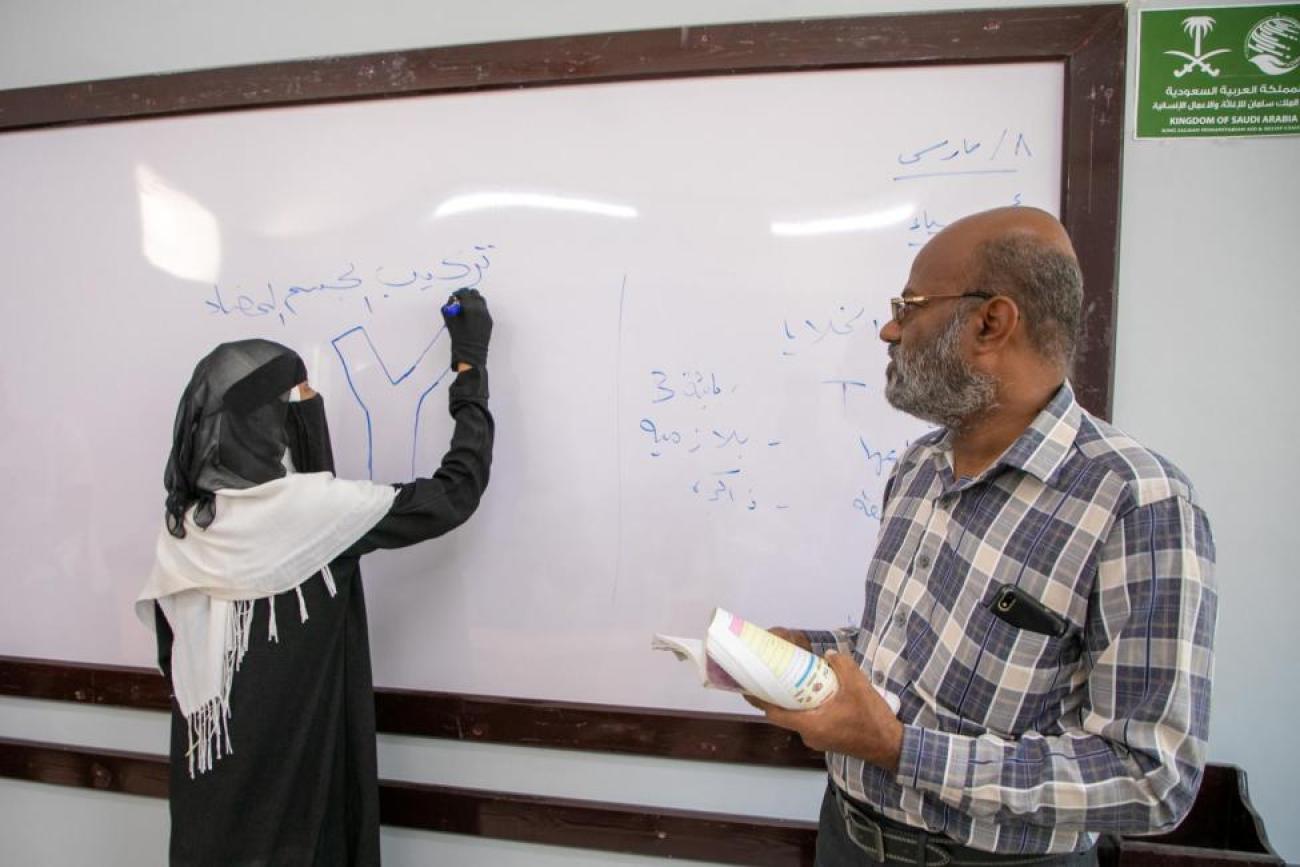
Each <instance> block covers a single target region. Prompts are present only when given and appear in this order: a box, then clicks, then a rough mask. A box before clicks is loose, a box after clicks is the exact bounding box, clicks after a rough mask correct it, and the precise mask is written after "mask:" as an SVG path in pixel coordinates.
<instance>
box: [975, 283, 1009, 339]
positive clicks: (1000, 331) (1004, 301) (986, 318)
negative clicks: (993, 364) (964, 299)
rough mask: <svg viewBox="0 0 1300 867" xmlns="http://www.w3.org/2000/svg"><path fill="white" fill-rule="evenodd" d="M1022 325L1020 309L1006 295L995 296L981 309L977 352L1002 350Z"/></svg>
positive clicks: (977, 334) (977, 333) (976, 336)
mask: <svg viewBox="0 0 1300 867" xmlns="http://www.w3.org/2000/svg"><path fill="white" fill-rule="evenodd" d="M1019 325H1020V307H1019V306H1018V305H1017V304H1016V302H1015V301H1014V300H1012V299H1011V298H1009V297H1007V296H1006V295H995V296H994V297H992V298H990V299H989V300H987V301H985V302H984V304H983V305H982V306H981V308H980V314H979V330H978V331H977V332H976V333H975V351H976V352H991V351H994V350H997V349H1001V348H1002V347H1003V346H1005V345H1006V343H1007V341H1008V340H1010V339H1011V335H1012V334H1014V333H1015V331H1016V328H1017V327H1019Z"/></svg>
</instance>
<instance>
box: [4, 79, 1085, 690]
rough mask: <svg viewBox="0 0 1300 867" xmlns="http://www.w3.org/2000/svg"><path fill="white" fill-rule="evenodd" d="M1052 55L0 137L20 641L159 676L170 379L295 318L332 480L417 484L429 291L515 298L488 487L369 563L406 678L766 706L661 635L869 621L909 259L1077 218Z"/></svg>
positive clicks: (496, 399)
mask: <svg viewBox="0 0 1300 867" xmlns="http://www.w3.org/2000/svg"><path fill="white" fill-rule="evenodd" d="M1063 74H1064V73H1063V66H1062V64H1060V63H1035V64H1002V65H983V66H979V65H963V66H947V67H942V68H940V67H920V68H911V69H904V68H895V69H880V70H852V71H820V72H802V73H787V74H771V75H745V76H732V77H712V78H697V79H689V78H687V79H672V80H660V81H648V82H631V83H615V84H599V85H583V86H575V87H558V88H545V89H533V90H527V91H495V92H490V93H480V94H459V95H438V96H429V97H418V98H407V99H401V100H379V101H368V102H353V103H338V104H329V105H320V106H312V107H297V108H280V109H271V110H260V111H243V112H233V113H223V114H208V115H196V116H189V117H177V118H169V119H155V120H140V121H132V122H126V123H116V124H105V125H99V126H93V127H81V128H64V129H49V130H37V131H29V132H14V133H7V134H5V135H3V136H0V189H3V190H4V191H5V195H4V196H3V199H0V211H2V212H3V231H0V254H2V255H3V259H4V262H5V264H6V270H7V272H8V275H9V281H8V286H7V287H6V290H5V291H4V292H3V293H0V316H3V321H4V322H5V323H6V325H5V339H4V340H3V342H0V481H2V482H3V489H4V491H5V492H6V494H7V497H8V500H7V503H6V506H5V508H4V521H3V526H2V527H0V545H3V550H5V551H6V552H7V554H8V561H9V567H10V568H9V569H8V575H7V577H6V579H5V584H6V594H5V595H6V604H5V605H3V606H0V653H3V654H9V655H17V656H33V657H46V658H56V659H67V660H76V661H90V662H100V663H120V664H134V665H149V664H151V663H152V661H153V647H152V638H151V636H150V634H149V633H148V632H147V631H146V630H145V629H144V628H143V627H142V626H141V625H140V624H139V623H138V622H136V620H135V619H134V616H133V614H132V611H131V601H132V599H133V598H134V596H135V594H136V592H137V591H138V589H139V586H140V585H141V583H142V581H143V579H144V576H145V575H146V573H147V570H148V568H149V565H150V562H151V558H152V550H153V542H154V538H155V535H156V533H157V531H158V528H159V526H160V524H161V518H162V503H163V489H162V483H161V481H162V470H163V465H164V462H165V460H166V456H167V452H168V447H169V442H170V431H171V423H172V417H173V414H174V412H175V406H176V401H177V399H178V398H179V396H180V393H181V390H182V388H183V387H184V385H185V383H186V381H187V380H188V377H189V374H190V372H191V370H192V368H193V365H194V363H195V362H196V361H197V360H198V358H200V357H201V356H202V355H203V354H205V353H206V352H207V351H208V350H209V349H210V348H211V347H212V346H213V345H215V344H216V343H218V342H221V341H227V340H236V339H241V338H248V337H265V338H270V339H273V340H278V341H280V342H282V343H285V344H286V345H288V346H290V347H292V348H294V349H296V350H297V351H298V352H299V353H300V354H301V355H302V356H303V358H304V360H305V361H306V363H307V367H308V370H309V372H310V376H311V380H312V383H313V385H314V386H315V387H316V388H317V390H319V391H320V392H321V393H322V394H323V395H324V396H325V400H326V407H327V411H328V415H329V422H330V426H331V431H332V434H333V438H334V446H335V454H336V460H337V464H338V468H339V473H340V475H342V476H347V477H353V478H367V477H369V478H374V479H375V480H378V481H401V480H405V479H407V478H409V477H410V476H411V474H412V472H418V473H424V474H427V473H429V472H430V471H431V470H432V469H433V468H434V467H435V466H436V464H437V461H438V459H439V457H440V455H441V454H442V451H443V450H444V448H445V446H446V443H447V439H448V436H449V432H450V421H449V419H448V418H447V415H446V386H447V383H448V381H449V380H448V376H447V371H446V362H447V341H446V336H445V334H444V333H443V332H442V329H441V321H440V319H439V317H438V314H437V307H438V305H439V304H440V303H441V302H442V301H443V299H444V298H445V296H446V294H447V292H448V291H449V290H451V289H454V288H457V287H459V286H463V285H476V286H477V287H478V288H479V289H481V290H482V291H483V292H484V294H485V295H486V296H487V297H488V299H489V302H490V304H491V308H492V312H493V315H494V318H495V321H496V330H495V334H494V341H493V345H492V350H491V356H490V360H489V369H490V372H491V387H492V410H493V413H494V415H495V416H496V419H497V425H498V438H497V444H496V455H495V462H494V465H493V477H492V483H491V486H490V487H489V489H488V491H487V494H486V497H485V499H484V501H483V504H482V506H481V508H480V510H479V512H478V513H477V514H476V515H475V516H474V517H473V518H472V519H471V520H470V522H469V523H468V524H466V525H465V526H464V527H462V528H460V529H459V530H457V531H456V532H454V533H452V534H451V535H449V536H447V537H444V538H443V539H439V540H435V541H432V542H428V543H424V544H422V545H419V546H416V547H413V548H410V549H407V550H403V551H398V552H377V553H375V554H372V555H369V556H368V557H367V558H366V559H365V560H364V561H363V566H362V568H363V574H364V575H365V576H366V585H367V594H368V599H367V602H368V606H369V610H370V627H371V643H372V649H373V658H374V668H375V681H376V683H377V684H378V685H381V686H391V687H407V688H415V689H427V690H440V691H454V692H469V693H480V694H491V695H506V696H517V697H533V698H545V699H553V700H571V701H595V702H602V703H610V704H621V705H638V706H652V707H665V708H682V709H699V710H729V711H742V710H747V707H746V706H745V705H743V703H740V702H739V700H738V699H736V698H735V697H734V696H731V695H725V694H714V693H710V692H707V691H704V690H701V689H700V688H699V687H698V686H697V685H696V684H695V682H694V680H693V677H692V674H691V672H689V671H688V670H687V669H686V667H685V666H683V665H680V664H679V663H677V662H675V661H674V660H673V659H672V658H671V657H670V656H668V655H667V654H662V653H652V652H651V651H650V650H649V643H650V636H651V633H652V632H655V631H663V632H669V633H674V634H679V635H688V636H689V635H698V634H700V633H702V631H703V629H704V627H705V625H706V624H707V622H708V618H709V614H710V612H711V610H712V608H713V607H714V606H717V605H720V606H723V607H726V608H729V609H731V610H733V611H735V612H737V613H739V614H741V615H742V616H745V617H747V618H748V619H751V620H754V621H756V622H759V623H763V624H778V623H779V624H786V625H795V626H812V627H832V626H841V625H847V624H850V623H856V621H857V619H858V617H859V615H860V613H861V604H862V591H863V586H862V583H863V579H864V577H865V570H866V564H867V561H868V559H869V557H870V554H871V551H872V548H873V545H874V541H875V534H876V529H877V527H878V525H879V519H878V515H879V509H880V496H881V490H882V488H883V485H884V482H885V480H886V478H887V477H888V474H889V471H890V469H891V467H892V464H893V461H894V460H895V459H896V457H897V455H899V454H900V453H901V451H902V449H903V448H904V447H905V445H906V443H908V442H909V441H911V440H912V439H914V438H916V437H917V436H919V435H920V434H921V433H922V432H924V430H925V429H926V427H925V425H923V424H921V423H919V422H917V421H916V420H914V419H910V418H908V417H906V416H902V415H900V414H899V413H897V412H895V411H893V410H892V409H890V408H889V407H888V405H887V404H886V402H885V400H884V397H883V379H884V376H883V369H884V365H885V362H886V356H885V351H884V345H883V344H882V343H881V342H880V340H879V339H878V335H877V331H878V328H879V326H880V324H881V322H882V321H883V319H884V318H885V317H886V316H888V310H889V306H888V298H889V297H890V296H892V295H896V294H898V293H899V292H900V291H901V289H902V287H903V285H904V283H905V281H906V275H907V271H908V267H909V264H910V261H911V258H912V256H913V255H914V254H915V252H916V250H917V249H918V248H919V246H920V245H922V244H923V243H924V242H925V241H926V240H927V238H928V237H930V236H931V235H933V234H934V233H935V232H937V231H938V230H939V229H940V228H942V226H943V225H944V224H946V223H947V222H949V221H951V220H953V219H955V218H956V217H958V216H961V215H963V214H966V213H969V212H972V211H976V210H981V209H985V208H989V207H994V206H999V205H1010V204H1016V203H1023V204H1027V205H1034V206H1037V207H1041V208H1044V209H1045V210H1048V211H1051V212H1053V213H1059V210H1060V194H1061V193H1060V191H1061V153H1062V147H1063V142H1062V138H1061V136H1062V126H1063V123H1062V117H1063V105H1062V93H1063Z"/></svg>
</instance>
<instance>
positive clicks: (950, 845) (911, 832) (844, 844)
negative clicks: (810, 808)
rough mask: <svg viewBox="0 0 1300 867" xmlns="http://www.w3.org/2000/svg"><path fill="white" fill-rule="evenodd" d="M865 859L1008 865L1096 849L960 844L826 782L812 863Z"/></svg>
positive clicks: (1085, 859) (825, 865)
mask: <svg viewBox="0 0 1300 867" xmlns="http://www.w3.org/2000/svg"><path fill="white" fill-rule="evenodd" d="M864 864H904V865H909V867H912V865H914V867H947V865H952V867H963V865H968V864H969V865H979V864H989V865H993V864H1002V865H1007V867H1012V865H1018V867H1019V865H1022V867H1096V864H1097V851H1096V849H1092V850H1089V851H1087V852H1066V853H1064V854H1060V855H1002V854H997V853H994V852H982V851H980V850H979V849H971V848H969V847H967V846H962V845H959V844H957V843H955V842H953V841H952V840H949V839H948V838H947V837H945V836H943V835H942V834H929V833H927V832H925V831H922V830H921V829H919V828H911V827H909V826H907V825H903V824H900V823H898V822H894V821H892V820H890V819H887V818H885V817H884V816H882V815H880V814H879V813H876V812H875V811H874V810H870V809H869V808H867V809H864V808H863V805H861V804H857V803H855V802H851V801H849V800H847V799H846V798H843V797H842V796H839V797H837V793H836V791H835V784H834V783H832V784H831V785H830V786H828V787H827V788H826V797H824V798H823V799H822V812H821V817H820V819H819V821H818V826H817V861H816V867H859V865H864Z"/></svg>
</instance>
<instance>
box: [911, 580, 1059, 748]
mask: <svg viewBox="0 0 1300 867" xmlns="http://www.w3.org/2000/svg"><path fill="white" fill-rule="evenodd" d="M981 585H982V586H981ZM967 590H968V592H969V595H968V596H966V598H965V599H964V600H962V602H961V603H959V605H958V606H957V610H956V611H954V613H953V616H952V617H951V618H949V621H948V622H947V623H946V624H944V625H943V628H942V629H941V630H940V636H941V637H940V641H939V642H938V647H936V648H935V649H936V650H937V651H938V653H937V654H936V658H932V659H931V660H929V663H930V664H927V665H925V666H924V667H923V668H922V669H921V671H920V676H919V678H918V685H919V686H920V688H921V689H920V691H921V692H922V693H923V694H925V695H928V696H930V697H931V698H932V700H933V701H934V702H935V710H936V712H937V715H938V717H939V719H940V725H941V727H943V728H944V729H948V730H952V731H960V732H963V733H969V734H974V733H978V732H980V731H985V730H987V731H993V732H996V733H999V734H1003V735H1007V736H1014V735H1019V734H1021V733H1023V732H1024V731H1027V730H1029V729H1031V728H1038V727H1041V726H1042V725H1043V724H1044V718H1043V717H1044V712H1045V711H1048V709H1049V708H1051V707H1052V706H1054V705H1056V704H1057V703H1058V702H1060V701H1061V700H1062V699H1063V698H1064V697H1065V696H1066V695H1067V694H1068V693H1069V692H1070V691H1071V690H1072V689H1073V686H1072V680H1073V677H1074V674H1075V673H1076V671H1077V670H1078V667H1079V664H1080V659H1081V656H1082V641H1081V639H1080V630H1079V628H1078V626H1077V625H1076V624H1075V623H1073V622H1072V621H1071V620H1070V619H1069V617H1067V615H1066V613H1065V612H1064V611H1060V610H1057V609H1056V608H1054V607H1053V606H1051V605H1049V604H1048V603H1047V602H1045V601H1044V600H1043V598H1042V596H1040V595H1036V594H1034V593H1033V592H1032V591H1031V590H1029V589H1026V588H1025V587H1023V586H1022V587H1021V588H1019V589H1017V588H1016V585H1015V584H1011V583H1009V582H1003V581H999V580H997V579H996V577H993V576H990V577H989V578H988V580H987V581H986V582H980V584H977V585H976V587H968V588H967ZM945 639H946V640H945ZM945 645H946V646H945ZM935 663H939V664H935ZM1049 715H1050V714H1049Z"/></svg>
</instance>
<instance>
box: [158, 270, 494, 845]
mask: <svg viewBox="0 0 1300 867" xmlns="http://www.w3.org/2000/svg"><path fill="white" fill-rule="evenodd" d="M455 296H456V297H455V300H456V301H457V303H458V304H459V306H460V309H459V312H458V313H457V314H456V315H451V314H450V313H449V311H448V308H444V311H443V316H444V320H445V323H446V327H447V331H448V334H449V335H450V337H451V364H452V367H453V369H454V370H456V371H457V375H456V379H455V381H454V382H453V383H452V384H451V386H450V387H449V388H448V397H449V410H450V413H451V416H452V419H453V421H454V428H453V432H452V436H451V443H450V446H449V448H448V451H447V453H446V455H445V456H444V457H443V459H442V462H441V465H440V466H439V467H438V468H437V469H436V470H435V471H434V472H433V473H432V475H431V476H430V477H428V478H419V479H415V480H413V481H411V482H407V483H405V484H399V485H379V484H374V483H372V482H368V481H347V480H343V479H337V478H335V477H334V457H333V453H332V452H331V449H330V440H329V430H328V428H327V426H326V423H325V407H324V403H323V400H322V398H321V396H320V395H319V394H317V393H316V392H314V391H313V390H312V388H311V386H310V385H309V384H308V382H307V371H306V368H305V367H304V365H303V362H302V360H301V359H300V358H299V357H298V356H297V355H296V354H295V353H294V352H292V351H291V350H289V349H287V348H285V347H283V346H280V345H279V344H277V343H272V342H271V341H268V340H243V341H239V342H237V343H225V344H222V345H220V346H218V347H217V348H216V349H215V350H213V351H212V352H211V353H210V354H209V355H207V356H206V357H205V358H203V359H202V360H201V361H200V362H199V363H198V366H197V367H196V368H195V370H194V375H193V377H192V379H191V380H190V384H189V385H188V386H187V387H186V389H185V393H184V395H183V396H182V397H181V401H180V407H179V408H178V410H177V412H176V424H175V427H174V431H173V443H172V450H171V456H170V457H169V459H168V461H167V469H166V473H165V475H164V482H165V485H166V488H167V502H166V510H165V516H164V526H163V528H162V529H161V531H160V532H159V538H158V543H157V547H156V552H155V561H154V567H153V571H152V573H151V575H150V577H149V580H148V583H147V584H146V586H145V588H144V590H143V592H141V594H140V596H139V599H138V600H137V603H136V611H137V613H138V614H139V615H140V617H141V619H142V620H144V621H145V623H146V624H147V625H149V626H151V627H154V628H155V629H156V631H157V638H158V661H159V666H160V667H161V668H162V671H163V673H164V674H165V675H166V676H167V677H168V678H169V679H170V681H171V686H172V693H173V702H172V732H171V770H170V800H171V804H170V806H171V820H172V825H171V845H170V857H171V863H172V864H173V865H177V867H179V865H186V867H189V865H223V867H231V865H272V864H274V865H376V864H378V863H379V784H378V774H377V769H376V757H375V705H374V692H373V685H372V681H371V674H370V647H369V638H368V633H367V626H366V606H365V597H364V596H363V594H362V588H361V572H360V568H359V559H360V557H361V555H363V554H366V553H368V552H370V551H374V550H376V549H378V548H400V547H404V546H406V545H412V544H415V543H417V542H420V541H423V540H425V539H431V538H433V537H435V536H440V535H442V534H443V533H446V532H447V531H449V530H451V529H453V528H454V527H456V526H458V525H460V524H461V523H463V522H464V521H465V520H466V519H468V518H469V517H470V515H471V514H473V512H474V511H475V509H476V508H477V507H478V504H479V500H480V498H481V497H482V495H483V491H484V489H485V488H486V487H487V483H488V471H489V468H490V466H491V461H492V442H493V433H494V425H493V420H492V415H491V414H490V413H489V412H488V407H487V401H488V384H487V383H488V380H487V368H486V366H485V365H486V363H487V350H488V342H489V339H490V336H491V332H492V317H491V316H490V315H489V313H488V309H487V303H486V302H485V301H484V299H483V297H482V296H481V295H480V294H479V293H478V292H476V291H474V290H461V291H459V292H457V293H455Z"/></svg>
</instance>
